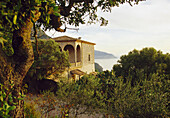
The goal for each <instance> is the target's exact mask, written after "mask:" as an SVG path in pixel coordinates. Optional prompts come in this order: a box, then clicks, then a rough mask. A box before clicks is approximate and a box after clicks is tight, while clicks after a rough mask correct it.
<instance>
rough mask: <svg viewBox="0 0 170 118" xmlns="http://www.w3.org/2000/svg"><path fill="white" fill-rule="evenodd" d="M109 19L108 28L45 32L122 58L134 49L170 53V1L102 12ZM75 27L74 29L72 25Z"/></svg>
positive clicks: (149, 0)
mask: <svg viewBox="0 0 170 118" xmlns="http://www.w3.org/2000/svg"><path fill="white" fill-rule="evenodd" d="M99 15H100V16H104V17H105V18H106V19H107V20H109V24H108V25H107V26H103V27H100V26H99V24H95V25H94V24H93V25H81V26H80V27H79V31H78V32H76V31H73V30H67V32H66V33H58V32H56V33H54V31H50V32H46V33H47V34H48V35H50V36H51V35H52V34H54V35H53V37H57V36H62V35H67V36H71V37H74V38H78V37H82V40H86V41H90V42H94V43H96V46H95V49H96V50H100V51H105V52H109V53H112V54H114V55H115V56H117V57H119V56H121V55H123V54H127V53H128V52H129V51H132V50H133V49H139V50H140V49H142V48H144V47H154V48H155V49H157V50H162V51H163V52H164V53H170V0H146V1H144V2H141V3H139V5H136V6H133V7H131V6H130V5H128V4H124V5H121V6H120V7H116V8H113V9H112V12H111V13H99ZM69 27H73V26H69Z"/></svg>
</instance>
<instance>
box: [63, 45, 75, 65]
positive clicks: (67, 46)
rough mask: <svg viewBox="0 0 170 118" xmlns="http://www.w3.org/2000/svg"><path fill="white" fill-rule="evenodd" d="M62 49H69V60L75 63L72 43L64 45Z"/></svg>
mask: <svg viewBox="0 0 170 118" xmlns="http://www.w3.org/2000/svg"><path fill="white" fill-rule="evenodd" d="M64 50H65V51H67V50H68V51H69V61H70V63H75V53H74V47H73V46H72V45H66V46H65V47H64Z"/></svg>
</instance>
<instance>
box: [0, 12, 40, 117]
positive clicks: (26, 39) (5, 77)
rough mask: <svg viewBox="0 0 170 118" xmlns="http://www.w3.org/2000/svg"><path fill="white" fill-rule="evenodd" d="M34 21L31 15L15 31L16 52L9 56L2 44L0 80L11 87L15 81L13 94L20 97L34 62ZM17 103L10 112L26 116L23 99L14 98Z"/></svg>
mask: <svg viewBox="0 0 170 118" xmlns="http://www.w3.org/2000/svg"><path fill="white" fill-rule="evenodd" d="M39 16H40V13H37V14H36V17H35V18H34V19H33V20H34V21H36V20H38V18H39ZM32 27H33V23H32V21H31V17H28V18H27V20H26V21H25V25H23V26H22V27H21V28H20V29H19V30H15V31H14V32H13V39H12V46H13V49H14V54H13V56H11V57H8V56H7V55H6V54H5V53H4V52H3V50H2V47H1V46H0V82H1V83H3V84H4V85H5V87H6V88H9V86H10V83H11V82H13V84H14V87H13V91H12V95H13V96H15V97H16V98H20V97H21V96H20V95H19V93H22V89H21V87H22V81H23V79H24V77H25V75H26V73H27V72H28V70H29V68H30V67H31V65H32V64H33V62H34V54H33V48H32V44H31V40H30V34H31V29H32ZM14 102H15V103H17V105H16V109H15V110H13V111H12V112H10V115H11V117H13V118H23V117H24V105H23V101H22V100H18V99H14Z"/></svg>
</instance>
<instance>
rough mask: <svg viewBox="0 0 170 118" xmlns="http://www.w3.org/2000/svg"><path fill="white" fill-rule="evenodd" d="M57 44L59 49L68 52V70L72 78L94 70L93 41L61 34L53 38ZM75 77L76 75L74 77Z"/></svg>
mask: <svg viewBox="0 0 170 118" xmlns="http://www.w3.org/2000/svg"><path fill="white" fill-rule="evenodd" d="M53 40H55V41H56V42H57V43H58V44H59V46H60V50H61V51H68V52H69V61H70V64H71V67H70V68H69V70H68V71H69V72H70V74H71V76H72V77H73V78H74V77H75V76H79V78H80V76H81V75H84V74H89V73H91V72H95V65H94V45H95V43H91V42H87V41H83V40H81V39H80V38H72V37H68V36H61V37H56V38H53ZM75 78H77V77H75Z"/></svg>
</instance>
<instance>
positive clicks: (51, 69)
mask: <svg viewBox="0 0 170 118" xmlns="http://www.w3.org/2000/svg"><path fill="white" fill-rule="evenodd" d="M33 49H34V54H35V61H34V64H33V65H32V67H31V69H30V70H29V72H28V74H27V76H28V77H36V79H42V78H46V77H49V76H50V75H51V74H53V75H55V76H57V75H58V74H60V73H61V72H63V71H64V70H65V68H66V67H68V66H69V60H68V53H67V52H65V51H63V52H61V51H60V48H59V45H58V43H57V42H55V41H54V40H39V41H38V52H37V51H36V44H35V43H34V42H33Z"/></svg>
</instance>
